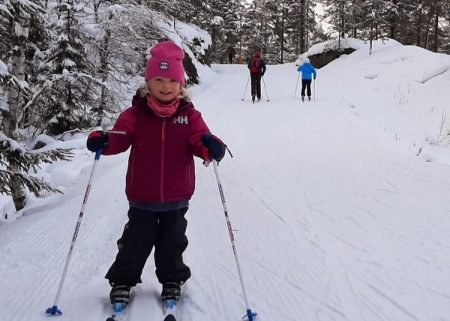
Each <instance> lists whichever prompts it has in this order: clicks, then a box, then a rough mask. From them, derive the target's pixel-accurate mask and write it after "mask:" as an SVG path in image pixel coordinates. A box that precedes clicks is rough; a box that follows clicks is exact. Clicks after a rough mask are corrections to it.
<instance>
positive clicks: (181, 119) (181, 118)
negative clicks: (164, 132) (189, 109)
mask: <svg viewBox="0 0 450 321" xmlns="http://www.w3.org/2000/svg"><path fill="white" fill-rule="evenodd" d="M173 123H174V124H181V125H187V124H188V117H187V116H178V117H176V118H174V119H173Z"/></svg>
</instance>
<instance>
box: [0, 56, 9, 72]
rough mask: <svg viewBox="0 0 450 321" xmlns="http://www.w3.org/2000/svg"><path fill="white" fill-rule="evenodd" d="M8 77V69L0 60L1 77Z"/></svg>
mask: <svg viewBox="0 0 450 321" xmlns="http://www.w3.org/2000/svg"><path fill="white" fill-rule="evenodd" d="M3 75H8V67H7V66H6V64H5V63H4V62H3V61H1V60H0V76H3Z"/></svg>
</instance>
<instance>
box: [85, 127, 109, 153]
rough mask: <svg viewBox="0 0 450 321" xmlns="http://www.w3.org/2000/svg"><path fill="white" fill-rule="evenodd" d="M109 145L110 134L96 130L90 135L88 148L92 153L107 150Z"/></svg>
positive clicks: (87, 143) (87, 142)
mask: <svg viewBox="0 0 450 321" xmlns="http://www.w3.org/2000/svg"><path fill="white" fill-rule="evenodd" d="M107 143H108V134H107V133H105V132H103V131H101V130H96V131H95V132H92V133H90V134H89V136H88V139H87V141H86V146H87V149H89V150H90V151H91V152H97V151H98V150H100V149H103V148H105V146H106V144H107Z"/></svg>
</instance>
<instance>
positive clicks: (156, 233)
mask: <svg viewBox="0 0 450 321" xmlns="http://www.w3.org/2000/svg"><path fill="white" fill-rule="evenodd" d="M187 210H188V208H187V207H186V208H181V209H178V210H173V211H167V212H152V211H147V210H142V209H137V208H133V207H131V208H130V210H129V211H128V218H129V220H128V223H127V224H126V225H125V228H124V231H123V234H122V237H121V238H120V239H119V240H118V241H117V247H118V248H119V252H118V254H117V256H116V260H115V261H114V263H113V264H112V266H111V267H110V269H109V271H108V273H107V274H106V276H105V278H107V279H108V280H109V282H110V284H111V285H113V284H120V285H129V286H135V285H136V284H137V283H141V282H142V281H141V274H142V270H143V268H144V265H145V262H146V261H147V258H148V257H149V256H150V253H151V251H152V249H153V247H155V253H154V259H155V266H156V276H157V278H158V281H159V282H160V283H164V282H185V281H186V280H187V279H189V278H190V276H191V271H190V269H189V267H188V266H187V265H185V264H184V262H183V256H182V254H183V252H184V250H185V249H186V247H187V245H188V239H187V237H186V235H185V232H186V227H187V221H186V219H185V218H184V215H185V214H186V212H187Z"/></svg>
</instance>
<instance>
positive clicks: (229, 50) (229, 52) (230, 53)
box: [227, 46, 236, 64]
mask: <svg viewBox="0 0 450 321" xmlns="http://www.w3.org/2000/svg"><path fill="white" fill-rule="evenodd" d="M227 55H228V63H230V64H232V63H233V61H234V56H235V55H236V51H235V50H234V48H233V47H232V46H229V47H228V48H227Z"/></svg>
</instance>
